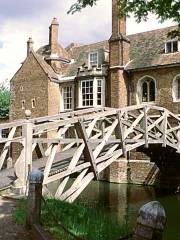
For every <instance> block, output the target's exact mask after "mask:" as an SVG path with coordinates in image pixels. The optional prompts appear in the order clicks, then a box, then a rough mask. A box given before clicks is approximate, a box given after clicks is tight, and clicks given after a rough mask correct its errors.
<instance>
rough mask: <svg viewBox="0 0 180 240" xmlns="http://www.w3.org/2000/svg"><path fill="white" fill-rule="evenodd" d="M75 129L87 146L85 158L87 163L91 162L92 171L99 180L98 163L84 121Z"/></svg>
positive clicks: (79, 122)
mask: <svg viewBox="0 0 180 240" xmlns="http://www.w3.org/2000/svg"><path fill="white" fill-rule="evenodd" d="M75 128H76V131H77V134H78V137H79V138H82V139H83V141H84V144H85V147H84V151H83V152H84V157H85V161H89V162H90V163H91V167H92V171H93V172H94V175H95V178H96V179H98V178H99V176H98V171H97V167H96V162H95V158H94V156H93V151H92V149H91V146H90V144H89V139H88V135H87V132H86V129H85V126H84V123H83V121H81V120H79V121H78V122H77V123H76V124H75Z"/></svg>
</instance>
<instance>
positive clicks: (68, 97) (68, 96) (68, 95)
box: [63, 86, 73, 110]
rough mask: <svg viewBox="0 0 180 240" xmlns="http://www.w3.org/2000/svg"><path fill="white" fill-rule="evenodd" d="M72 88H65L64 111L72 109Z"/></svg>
mask: <svg viewBox="0 0 180 240" xmlns="http://www.w3.org/2000/svg"><path fill="white" fill-rule="evenodd" d="M72 101H73V98H72V86H68V87H64V88H63V102H64V110H71V109H72Z"/></svg>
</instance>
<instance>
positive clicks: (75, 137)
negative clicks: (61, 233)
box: [0, 105, 180, 201]
mask: <svg viewBox="0 0 180 240" xmlns="http://www.w3.org/2000/svg"><path fill="white" fill-rule="evenodd" d="M14 124H15V123H11V125H8V126H9V129H13V127H14ZM18 124H19V125H18V126H17V129H18V128H21V129H22V136H21V139H17V136H16V139H15V137H14V138H13V139H11V136H9V137H8V139H6V140H5V139H4V141H6V143H5V144H7V143H8V142H11V143H12V142H14V141H19V142H20V143H21V144H22V145H23V149H22V151H21V153H20V156H19V157H18V159H17V161H16V163H15V172H16V175H17V177H18V179H19V180H20V182H23V183H25V181H26V179H27V175H28V172H29V171H30V170H31V169H32V167H33V165H34V164H35V161H32V159H33V158H36V156H35V153H36V151H37V148H38V150H39V152H40V156H41V157H42V159H41V160H40V164H39V166H40V167H43V168H44V186H47V185H48V184H49V183H51V182H54V181H59V186H58V187H57V190H56V193H55V196H56V197H59V198H61V199H62V200H66V201H74V200H75V199H76V198H77V196H78V195H79V194H80V193H81V192H82V191H83V189H84V188H85V187H86V186H87V185H88V184H89V183H90V182H91V180H92V179H93V178H95V179H99V175H100V173H101V172H102V171H103V170H105V169H106V168H107V167H108V166H109V165H110V164H111V163H112V162H113V161H115V160H117V159H118V158H120V157H121V156H123V155H124V156H126V154H127V152H129V151H131V150H133V149H136V148H138V147H140V146H144V147H148V146H149V144H161V145H163V146H164V147H166V146H170V147H172V148H174V149H175V150H177V151H179V149H180V118H179V117H177V116H176V115H174V114H173V113H171V112H169V111H168V110H167V109H164V108H162V107H157V106H154V105H140V106H130V107H126V108H121V109H112V108H100V109H86V110H79V111H76V112H70V113H62V114H59V115H55V116H47V117H41V118H36V119H27V120H24V121H23V122H21V123H18ZM3 127H6V128H8V127H7V126H5V125H4V126H3ZM0 129H2V125H0ZM11 131H12V130H11ZM11 131H10V132H11ZM11 134H12V133H11ZM13 136H15V135H13ZM7 146H8V145H6V147H7ZM6 147H5V148H4V150H3V151H2V153H1V156H2V155H3V154H4V155H5V153H6V154H7V150H6ZM3 152H5V153H3ZM4 155H3V156H4ZM2 162H3V161H2ZM2 164H3V163H2ZM22 166H23V167H22ZM71 177H74V180H72V178H71Z"/></svg>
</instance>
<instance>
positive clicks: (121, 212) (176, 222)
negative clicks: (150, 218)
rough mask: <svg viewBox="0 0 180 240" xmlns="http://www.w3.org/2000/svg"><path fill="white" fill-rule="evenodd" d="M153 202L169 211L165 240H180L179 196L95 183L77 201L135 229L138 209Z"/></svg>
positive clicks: (136, 187) (159, 190)
mask: <svg viewBox="0 0 180 240" xmlns="http://www.w3.org/2000/svg"><path fill="white" fill-rule="evenodd" d="M152 200H158V201H159V202H160V203H161V204H162V205H163V207H164V208H165V211H166V215H167V225H166V230H165V232H164V235H163V240H180V195H175V194H174V193H173V191H170V190H162V189H160V188H159V189H158V188H154V187H147V186H139V185H128V184H113V183H107V182H95V181H93V182H91V183H90V184H89V185H88V187H87V188H86V189H85V190H84V192H83V193H82V194H81V196H80V197H79V199H78V201H81V202H82V201H85V202H88V203H89V204H91V205H94V206H95V207H98V208H99V209H102V211H106V212H108V213H109V214H114V215H115V216H116V217H117V218H118V221H119V222H120V223H130V224H133V225H134V226H135V225H136V218H137V214H138V211H139V208H140V207H141V206H142V205H144V204H145V203H147V202H149V201H152Z"/></svg>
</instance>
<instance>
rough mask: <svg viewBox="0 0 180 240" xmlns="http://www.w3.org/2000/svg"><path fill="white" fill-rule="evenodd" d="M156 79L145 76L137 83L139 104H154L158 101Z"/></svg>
mask: <svg viewBox="0 0 180 240" xmlns="http://www.w3.org/2000/svg"><path fill="white" fill-rule="evenodd" d="M156 94H157V90H156V79H155V78H153V77H152V76H149V75H145V76H143V77H141V78H140V79H139V80H138V83H137V95H136V101H137V104H141V103H143V102H154V101H155V100H156Z"/></svg>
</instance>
